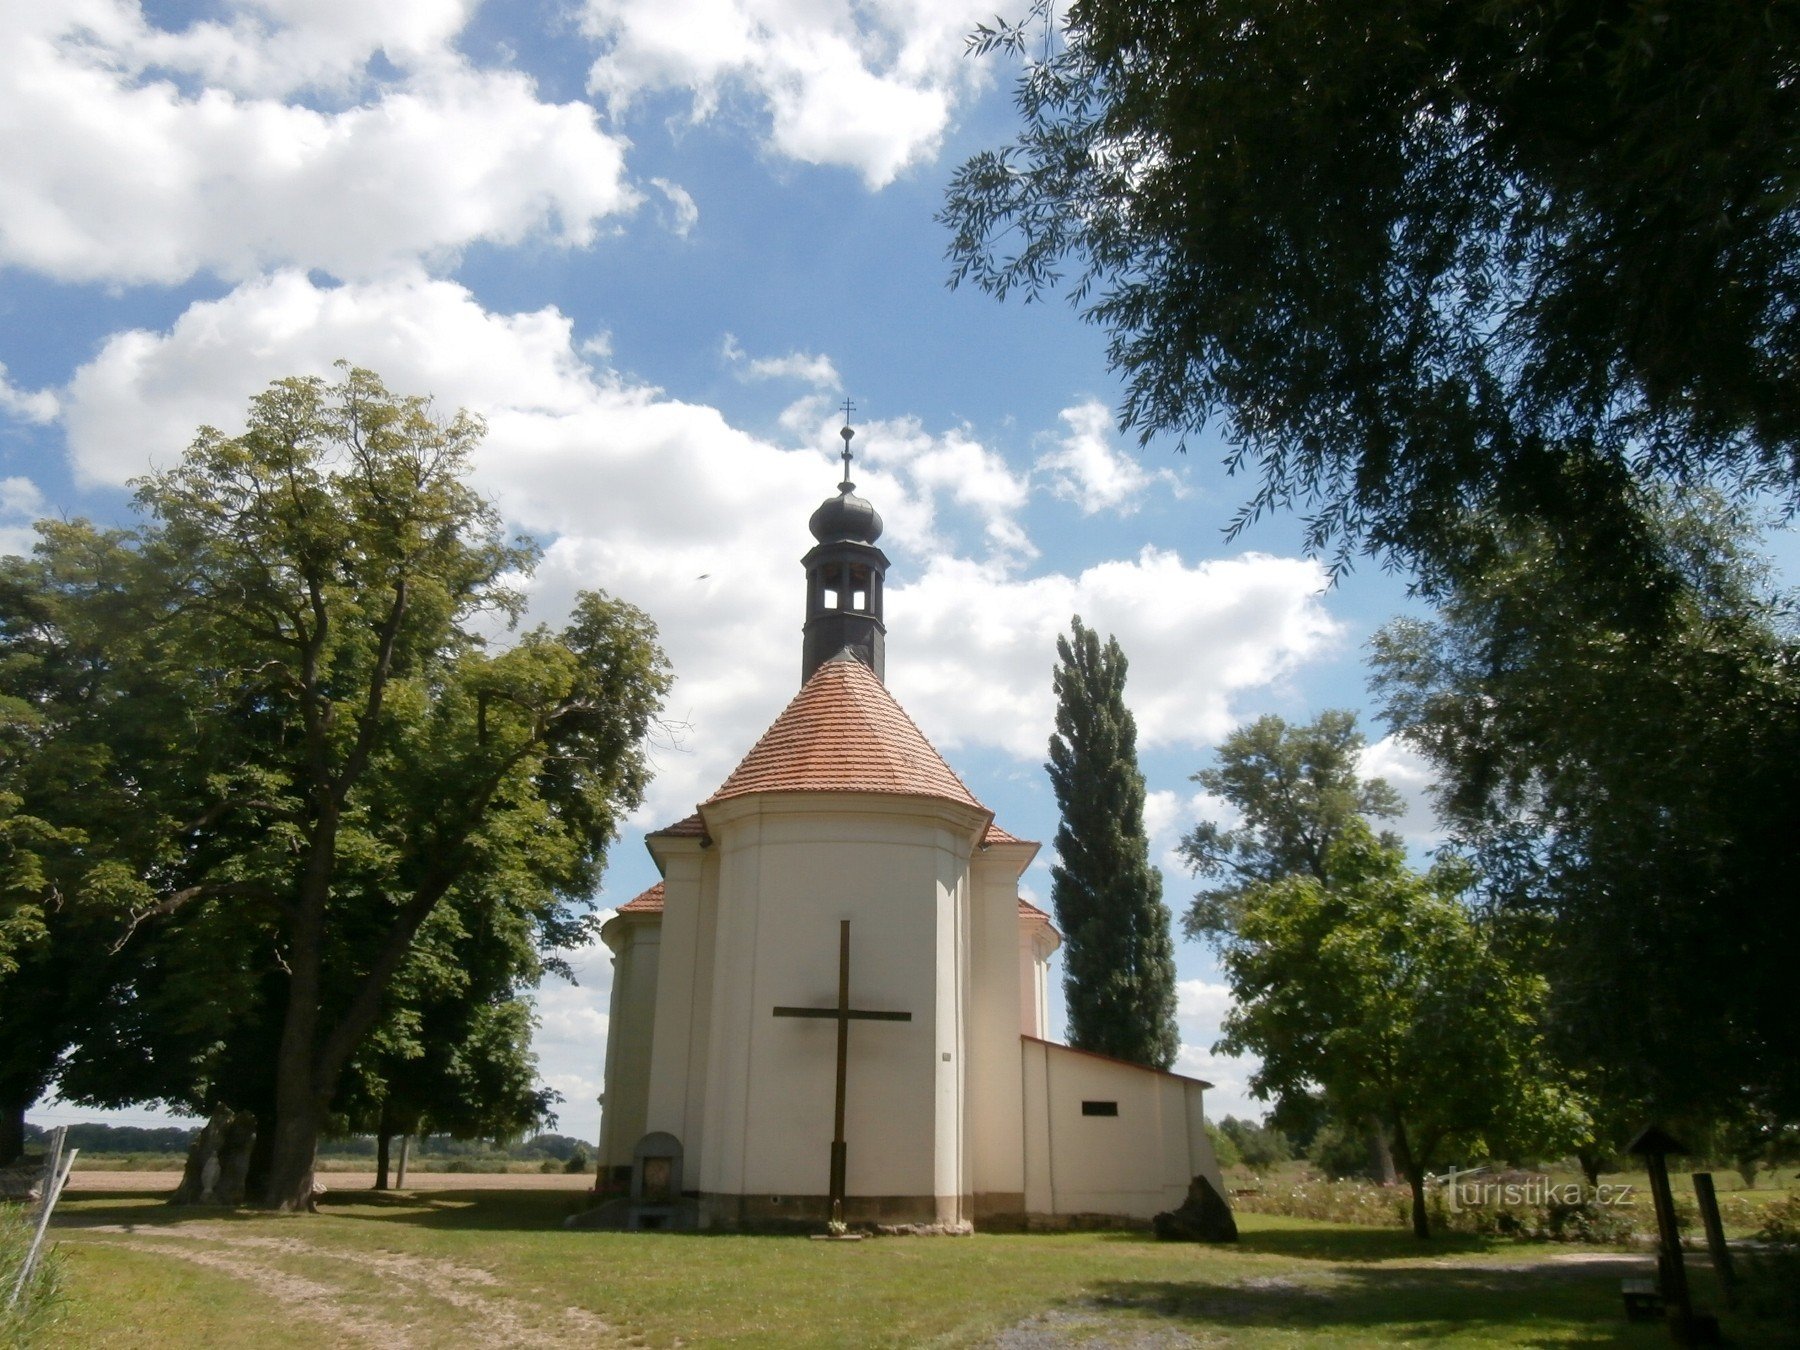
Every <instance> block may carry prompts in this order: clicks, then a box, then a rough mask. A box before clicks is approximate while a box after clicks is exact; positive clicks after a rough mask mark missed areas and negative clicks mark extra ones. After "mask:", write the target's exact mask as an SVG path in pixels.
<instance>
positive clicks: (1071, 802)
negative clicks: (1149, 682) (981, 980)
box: [1045, 616, 1181, 1069]
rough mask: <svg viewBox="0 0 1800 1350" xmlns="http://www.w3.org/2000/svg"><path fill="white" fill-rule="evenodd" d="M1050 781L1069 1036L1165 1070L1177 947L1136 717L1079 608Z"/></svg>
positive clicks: (1061, 656) (1059, 644) (1060, 650)
mask: <svg viewBox="0 0 1800 1350" xmlns="http://www.w3.org/2000/svg"><path fill="white" fill-rule="evenodd" d="M1056 654H1057V658H1058V660H1057V666H1056V671H1055V673H1054V674H1053V676H1052V677H1051V678H1052V681H1053V683H1054V685H1055V689H1056V734H1055V735H1054V736H1052V737H1051V738H1050V762H1049V764H1047V765H1046V766H1045V767H1046V768H1047V769H1048V770H1049V772H1050V782H1051V785H1052V786H1053V787H1054V788H1055V789H1056V804H1057V807H1058V808H1059V810H1060V811H1061V813H1062V822H1061V824H1059V825H1058V826H1057V830H1056V852H1057V857H1058V862H1057V864H1056V866H1055V867H1053V868H1051V869H1050V879H1051V885H1050V892H1051V899H1052V903H1053V904H1054V906H1055V909H1056V922H1057V924H1058V926H1060V927H1061V929H1062V932H1063V939H1064V943H1065V945H1064V947H1063V995H1064V997H1065V999H1066V1000H1067V1002H1068V1009H1069V1044H1070V1045H1072V1046H1074V1047H1075V1048H1076V1049H1078V1050H1094V1051H1097V1052H1099V1053H1101V1054H1105V1055H1114V1056H1117V1057H1118V1058H1120V1059H1128V1060H1131V1061H1133V1062H1134V1063H1138V1064H1148V1065H1151V1066H1152V1067H1154V1068H1158V1069H1166V1068H1168V1067H1169V1066H1170V1065H1171V1064H1173V1063H1174V1062H1175V1055H1176V1053H1177V1051H1179V1050H1180V1048H1181V1038H1180V1035H1179V1033H1178V1032H1177V1031H1176V1028H1175V950H1174V940H1173V939H1172V938H1171V936H1170V934H1169V910H1168V906H1166V905H1164V904H1163V901H1162V877H1161V875H1160V874H1159V873H1158V872H1157V871H1156V869H1155V868H1153V867H1151V866H1150V849H1149V841H1148V839H1147V838H1146V837H1145V835H1144V775H1143V774H1142V773H1141V772H1139V770H1138V761H1137V722H1136V721H1135V720H1134V719H1133V718H1132V716H1131V713H1130V712H1129V711H1128V710H1127V709H1126V707H1125V670H1126V661H1125V653H1124V652H1122V651H1120V650H1119V644H1118V641H1117V640H1116V639H1114V638H1111V637H1109V638H1107V640H1106V645H1105V646H1104V647H1102V646H1101V645H1100V639H1099V636H1098V635H1097V634H1096V633H1094V632H1093V630H1091V629H1089V628H1087V627H1086V626H1084V625H1083V624H1082V622H1081V619H1080V617H1079V616H1077V617H1076V618H1075V619H1074V621H1073V632H1072V633H1071V636H1070V637H1067V638H1062V637H1059V638H1057V640H1056Z"/></svg>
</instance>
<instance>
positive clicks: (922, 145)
mask: <svg viewBox="0 0 1800 1350" xmlns="http://www.w3.org/2000/svg"><path fill="white" fill-rule="evenodd" d="M582 13H583V23H584V26H585V28H586V29H587V31H588V32H589V33H590V34H591V35H592V36H593V37H595V38H596V39H597V40H598V41H599V42H600V44H601V48H602V51H601V55H600V57H599V59H598V60H596V61H595V63H594V66H593V69H592V71H591V72H590V74H589V78H588V85H589V88H590V89H591V90H592V91H593V92H595V93H597V94H599V95H600V96H602V97H603V98H605V99H606V100H607V102H608V103H609V104H610V105H611V106H612V108H613V109H614V110H615V111H622V110H623V109H624V108H626V107H627V106H628V105H629V104H630V103H631V102H632V101H633V100H634V99H636V98H637V97H639V96H640V95H642V94H646V93H651V92H655V91H658V90H666V89H673V90H682V91H685V92H686V93H688V95H689V96H690V98H691V100H692V104H691V106H692V115H693V117H694V119H695V120H696V121H702V120H705V119H707V118H709V117H712V116H714V115H715V114H717V113H718V111H719V109H720V108H721V106H723V105H724V103H725V101H726V98H727V96H728V95H737V94H744V95H748V96H749V98H750V100H751V101H752V103H753V105H754V106H755V107H757V109H758V110H759V116H760V115H766V118H767V123H766V137H767V144H768V146H769V147H770V148H771V149H772V150H774V151H775V152H776V153H777V154H780V155H784V156H786V157H788V158H790V159H796V160H800V161H802V162H804V163H808V164H832V165H842V166H845V167H848V168H853V169H855V170H856V171H857V172H859V173H860V174H861V175H862V177H863V180H864V182H865V183H867V184H868V186H869V187H870V188H880V187H883V186H885V185H886V184H888V183H890V182H892V181H893V180H894V178H895V177H896V176H898V175H899V174H900V173H901V172H903V171H904V170H905V169H907V168H908V167H910V166H912V165H915V164H918V163H921V162H923V161H925V160H927V159H929V158H930V157H931V156H932V155H934V154H935V153H936V152H937V148H938V145H939V143H940V142H941V141H942V138H943V134H944V131H945V129H946V128H947V127H948V125H949V121H950V115H951V111H952V109H953V108H954V107H955V106H956V104H957V102H958V100H959V99H961V98H962V97H963V96H965V95H966V94H967V93H968V92H970V91H971V90H973V89H975V88H977V87H979V85H980V84H981V83H982V82H983V80H984V79H985V75H984V72H983V68H982V66H981V65H980V63H978V62H976V61H972V60H970V59H968V58H967V57H966V56H965V55H964V53H963V48H964V39H965V37H966V35H967V34H968V33H969V32H970V31H971V30H972V29H973V28H974V27H975V25H976V24H977V23H978V22H980V21H981V20H982V19H984V18H987V17H988V16H989V11H987V10H985V9H982V8H981V6H980V5H979V4H975V3H966V4H965V3H954V4H944V3H941V0H864V2H863V3H855V4H853V3H851V2H850V0H695V2H692V3H688V4H684V5H679V6H671V5H668V4H666V3H663V0H586V3H585V5H584V7H583V11H582Z"/></svg>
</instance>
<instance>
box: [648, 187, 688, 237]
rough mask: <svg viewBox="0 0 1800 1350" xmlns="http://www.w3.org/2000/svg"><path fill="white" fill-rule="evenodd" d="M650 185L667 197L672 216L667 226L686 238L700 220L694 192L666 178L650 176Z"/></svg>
mask: <svg viewBox="0 0 1800 1350" xmlns="http://www.w3.org/2000/svg"><path fill="white" fill-rule="evenodd" d="M650 186H651V187H653V188H655V189H656V190H657V191H658V192H660V193H662V195H663V196H664V197H666V198H667V199H668V202H669V210H670V212H671V213H672V214H673V217H674V219H673V220H672V222H671V223H670V226H669V228H670V229H672V230H673V231H674V232H675V233H676V234H678V235H680V236H681V237H682V238H683V239H686V238H687V237H688V235H689V233H691V232H692V230H693V228H694V226H695V225H696V224H698V223H699V221H700V207H699V205H698V204H697V203H696V202H695V201H694V194H693V193H691V192H689V191H688V190H687V189H686V188H684V187H682V186H681V184H680V183H674V182H671V181H670V180H669V179H667V178H652V179H651V180H650Z"/></svg>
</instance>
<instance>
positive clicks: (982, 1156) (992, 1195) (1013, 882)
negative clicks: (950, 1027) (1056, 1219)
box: [965, 844, 1036, 1225]
mask: <svg viewBox="0 0 1800 1350" xmlns="http://www.w3.org/2000/svg"><path fill="white" fill-rule="evenodd" d="M1035 851H1036V850H1035V849H1034V848H1033V847H1032V846H1031V845H1021V844H1012V845H995V846H993V847H991V848H988V849H987V850H985V851H983V852H982V853H979V854H977V855H976V858H975V860H974V863H973V865H972V867H971V869H970V881H971V888H970V889H971V892H972V903H971V906H970V933H971V957H970V976H969V1017H968V1028H967V1030H966V1032H965V1036H966V1038H967V1041H968V1081H969V1090H968V1120H969V1126H968V1138H969V1161H970V1177H971V1189H972V1191H973V1193H974V1210H975V1213H974V1218H975V1221H976V1223H977V1224H978V1225H979V1224H981V1223H982V1222H983V1221H984V1220H986V1221H989V1222H994V1221H1001V1222H1004V1221H1006V1220H1016V1219H1017V1218H1018V1217H1019V1216H1020V1215H1022V1214H1023V1213H1024V1210H1025V1197H1024V1191H1025V1164H1024V1158H1023V1156H1022V1155H1021V1152H1020V1147H1019V1141H1020V1138H1021V1134H1022V1132H1023V1130H1024V1128H1025V1123H1024V1105H1023V1100H1022V1095H1021V1094H1022V1079H1021V1063H1020V1058H1019V1006H1020V995H1019V964H1018V948H1019V918H1018V912H1019V903H1018V882H1019V873H1020V872H1021V871H1023V870H1024V867H1025V865H1026V863H1027V862H1029V861H1030V858H1031V855H1032V853H1033V852H1035Z"/></svg>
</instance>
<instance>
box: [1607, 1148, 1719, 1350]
mask: <svg viewBox="0 0 1800 1350" xmlns="http://www.w3.org/2000/svg"><path fill="white" fill-rule="evenodd" d="M1626 1148H1627V1150H1628V1151H1629V1152H1632V1153H1635V1154H1637V1155H1638V1156H1639V1157H1641V1158H1643V1160H1644V1168H1645V1170H1646V1171H1647V1172H1649V1174H1650V1199H1651V1201H1652V1203H1653V1204H1654V1205H1655V1206H1656V1233H1657V1239H1658V1244H1657V1245H1658V1253H1657V1259H1656V1266H1657V1273H1658V1275H1659V1276H1660V1277H1661V1285H1662V1289H1661V1293H1662V1297H1663V1307H1664V1309H1665V1310H1666V1313H1667V1316H1668V1319H1669V1334H1670V1335H1671V1336H1673V1337H1674V1338H1675V1340H1676V1341H1677V1342H1679V1343H1680V1344H1682V1345H1716V1344H1718V1339H1719V1323H1718V1321H1717V1319H1715V1318H1712V1317H1699V1316H1696V1315H1695V1313H1694V1301H1693V1296H1692V1295H1691V1294H1690V1293H1689V1291H1688V1282H1687V1266H1686V1265H1685V1264H1684V1263H1683V1260H1682V1255H1681V1225H1680V1224H1679V1223H1678V1222H1677V1221H1676V1218H1675V1196H1674V1193H1673V1192H1671V1191H1670V1189H1669V1155H1670V1154H1671V1153H1686V1152H1687V1149H1686V1148H1684V1147H1683V1146H1682V1145H1680V1144H1678V1143H1676V1142H1675V1140H1674V1139H1673V1138H1671V1137H1670V1136H1669V1134H1668V1132H1667V1131H1665V1130H1663V1129H1662V1128H1660V1127H1659V1126H1656V1125H1646V1126H1645V1127H1644V1128H1643V1129H1642V1130H1641V1131H1639V1132H1638V1136H1637V1138H1636V1139H1633V1140H1632V1141H1631V1143H1630V1144H1628V1145H1626Z"/></svg>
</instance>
